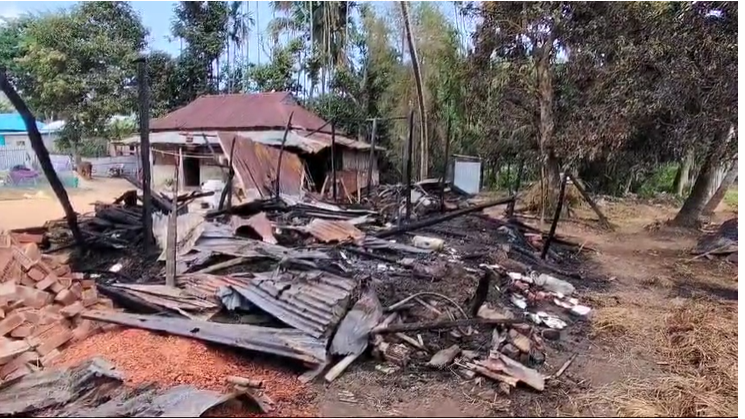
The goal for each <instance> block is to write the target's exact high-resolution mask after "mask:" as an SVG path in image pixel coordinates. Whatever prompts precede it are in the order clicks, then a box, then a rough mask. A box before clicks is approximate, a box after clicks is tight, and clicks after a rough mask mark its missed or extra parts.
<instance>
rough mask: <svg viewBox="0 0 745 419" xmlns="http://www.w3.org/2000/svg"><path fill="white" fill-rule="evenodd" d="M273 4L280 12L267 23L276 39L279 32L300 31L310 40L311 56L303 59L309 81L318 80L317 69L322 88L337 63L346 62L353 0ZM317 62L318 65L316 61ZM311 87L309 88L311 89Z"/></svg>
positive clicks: (277, 2) (344, 65) (347, 61)
mask: <svg viewBox="0 0 745 419" xmlns="http://www.w3.org/2000/svg"><path fill="white" fill-rule="evenodd" d="M272 7H273V8H274V10H275V11H277V12H281V13H282V16H279V17H275V18H274V19H272V21H271V22H270V23H269V26H268V30H269V33H270V36H271V37H272V39H273V40H274V42H275V43H278V42H279V36H280V34H282V33H287V32H291V33H300V34H301V36H302V37H303V40H304V41H305V42H308V43H309V46H310V48H311V51H312V53H311V56H310V57H309V59H308V60H307V61H311V62H312V61H320V63H316V64H314V63H306V70H307V71H309V72H310V76H311V83H312V85H315V84H316V82H317V75H318V74H317V72H318V70H320V72H321V89H322V91H325V86H326V84H327V77H328V75H329V73H330V72H333V71H334V69H336V68H339V67H347V66H348V65H349V57H348V54H347V52H348V51H347V46H348V43H349V42H348V40H349V32H350V29H353V28H354V22H353V20H352V12H353V10H354V8H355V7H357V3H356V2H344V1H311V2H303V1H274V2H272ZM319 64H320V65H319ZM312 90H313V89H312V88H311V91H312Z"/></svg>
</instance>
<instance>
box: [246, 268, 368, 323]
mask: <svg viewBox="0 0 745 419" xmlns="http://www.w3.org/2000/svg"><path fill="white" fill-rule="evenodd" d="M234 288H235V290H236V291H238V293H239V294H241V295H242V296H243V297H244V298H246V299H247V300H248V301H250V302H251V303H252V304H254V305H256V306H258V307H259V308H260V309H262V310H264V311H266V312H267V313H269V314H271V315H272V316H274V317H276V318H277V319H279V320H280V321H282V322H283V323H286V324H288V325H290V326H292V327H295V328H297V329H298V330H301V331H303V332H304V333H307V334H308V335H310V336H313V337H315V338H322V337H325V338H327V337H329V336H330V335H331V333H332V331H333V329H334V327H335V326H336V325H337V324H338V323H339V321H341V319H342V317H343V316H344V314H345V313H346V312H347V309H348V308H349V305H350V302H351V301H352V297H353V296H354V294H356V293H357V292H358V290H359V281H357V280H355V279H351V278H344V277H341V276H337V275H334V274H331V273H328V272H322V271H310V272H283V273H275V272H267V273H258V274H254V278H253V279H252V280H251V281H249V282H248V284H247V286H245V287H234Z"/></svg>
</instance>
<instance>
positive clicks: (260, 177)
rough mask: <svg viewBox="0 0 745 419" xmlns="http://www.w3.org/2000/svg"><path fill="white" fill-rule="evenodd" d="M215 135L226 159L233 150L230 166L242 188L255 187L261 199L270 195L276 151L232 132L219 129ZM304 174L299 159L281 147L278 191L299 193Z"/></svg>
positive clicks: (273, 180) (274, 178) (276, 157)
mask: <svg viewBox="0 0 745 419" xmlns="http://www.w3.org/2000/svg"><path fill="white" fill-rule="evenodd" d="M218 138H219V140H220V145H221V146H222V150H223V153H225V155H226V156H227V158H230V152H231V149H232V150H233V169H235V174H236V175H237V176H238V179H239V180H240V182H241V183H242V185H243V188H244V189H245V190H246V191H248V190H249V189H255V190H256V191H258V192H259V194H260V195H261V197H264V198H266V197H269V196H272V194H274V193H275V186H274V185H275V184H276V181H277V164H278V163H279V155H280V150H278V149H276V148H273V147H268V146H265V145H263V144H259V143H257V142H254V141H252V140H251V139H250V138H248V137H241V136H239V135H236V134H233V133H227V132H221V133H219V134H218ZM233 142H235V146H233ZM304 174H305V166H303V162H302V161H301V160H300V158H299V157H298V156H297V155H296V154H294V153H291V152H289V151H287V150H285V151H284V153H283V155H282V166H281V167H280V174H279V185H280V186H279V191H280V193H282V194H285V195H293V196H298V195H300V193H301V191H302V188H303V175H304Z"/></svg>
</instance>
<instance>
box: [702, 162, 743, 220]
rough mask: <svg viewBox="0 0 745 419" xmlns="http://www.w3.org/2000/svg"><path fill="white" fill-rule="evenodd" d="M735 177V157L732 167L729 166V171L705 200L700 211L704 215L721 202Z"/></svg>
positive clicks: (710, 212) (709, 213)
mask: <svg viewBox="0 0 745 419" xmlns="http://www.w3.org/2000/svg"><path fill="white" fill-rule="evenodd" d="M735 179H737V159H735V162H734V163H732V167H730V169H729V171H728V172H727V174H726V175H725V176H724V179H722V183H720V184H719V187H718V188H717V191H716V192H714V195H712V196H711V199H709V202H707V203H706V205H705V206H704V209H703V211H702V213H703V214H704V215H711V214H714V211H715V210H716V209H717V207H718V206H719V203H721V202H722V199H724V195H726V194H727V190H729V188H730V187H731V186H732V184H733V183H735Z"/></svg>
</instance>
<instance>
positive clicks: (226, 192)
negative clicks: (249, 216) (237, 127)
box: [217, 136, 235, 211]
mask: <svg viewBox="0 0 745 419" xmlns="http://www.w3.org/2000/svg"><path fill="white" fill-rule="evenodd" d="M234 152H235V136H233V141H232V142H231V143H230V160H229V161H228V165H229V166H230V169H228V182H227V184H226V185H225V187H224V188H223V189H222V193H221V194H220V203H219V204H218V206H217V209H218V211H222V209H223V208H224V205H225V199H226V198H227V205H228V208H230V207H231V205H232V203H233V178H234V177H235V169H233V153H234Z"/></svg>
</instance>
